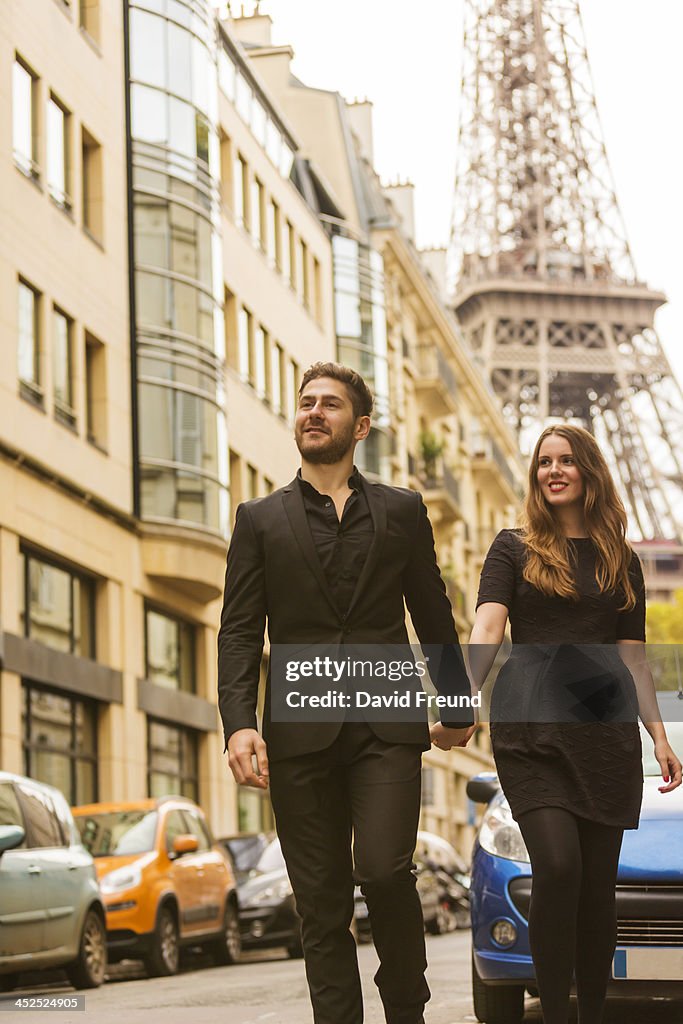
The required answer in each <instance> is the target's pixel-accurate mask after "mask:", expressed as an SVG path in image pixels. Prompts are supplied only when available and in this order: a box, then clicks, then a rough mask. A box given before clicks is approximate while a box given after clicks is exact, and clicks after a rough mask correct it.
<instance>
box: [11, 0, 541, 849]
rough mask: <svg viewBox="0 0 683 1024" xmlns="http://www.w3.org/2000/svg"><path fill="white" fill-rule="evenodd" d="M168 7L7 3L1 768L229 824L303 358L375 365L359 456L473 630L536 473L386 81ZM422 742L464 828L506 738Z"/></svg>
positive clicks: (461, 832) (428, 799) (247, 799)
mask: <svg viewBox="0 0 683 1024" xmlns="http://www.w3.org/2000/svg"><path fill="white" fill-rule="evenodd" d="M162 7H163V5H159V4H155V3H151V2H150V3H148V2H147V0H130V2H129V3H128V4H126V5H121V4H109V3H104V2H102V0H99V2H98V0H87V2H81V3H75V2H63V0H35V3H34V4H32V5H31V11H30V12H29V10H28V5H26V4H24V3H21V2H20V0H10V2H9V3H8V5H7V11H6V16H5V17H4V18H3V23H2V26H1V27H0V47H1V53H2V58H3V61H2V66H3V67H4V68H5V69H6V74H5V75H4V77H3V79H2V86H0V90H1V91H0V124H1V125H2V128H3V130H2V133H0V137H1V138H2V139H3V140H5V141H4V143H3V144H4V146H5V148H4V150H3V153H2V162H1V163H0V175H1V176H2V190H1V196H0V222H1V227H2V230H1V233H0V295H1V296H2V304H1V308H2V314H0V317H1V319H0V343H1V345H2V352H3V360H2V364H1V366H0V386H1V388H2V402H1V403H0V492H1V493H2V495H3V502H2V510H1V512H0V570H1V574H0V617H1V628H2V633H1V636H2V644H1V646H0V665H1V672H2V675H1V688H0V765H1V766H2V767H3V768H6V769H11V770H15V771H19V772H27V773H28V774H31V775H34V776H35V777H37V778H42V779H49V780H50V781H51V782H54V783H55V784H57V785H59V786H60V787H61V788H62V789H63V790H64V792H65V793H66V795H67V797H68V798H69V799H70V800H71V801H72V802H74V803H78V802H84V801H88V800H112V799H130V798H137V797H141V796H144V795H147V794H148V793H151V794H163V793H166V792H177V791H180V792H183V793H186V794H187V795H190V796H192V797H194V798H195V799H198V800H199V801H200V802H201V803H202V805H203V806H204V807H205V809H206V811H207V813H208V815H209V818H210V820H211V822H212V824H213V827H214V830H215V831H216V832H217V833H225V832H230V831H235V830H237V829H239V828H242V829H246V828H260V827H264V826H267V825H268V824H270V821H271V817H270V812H269V806H268V804H267V801H264V800H263V798H262V797H261V796H260V794H258V793H256V792H252V791H243V792H239V793H238V791H237V788H236V787H235V786H234V785H233V784H232V781H231V779H230V777H229V775H228V773H227V770H226V765H225V761H224V759H223V756H222V747H223V743H222V735H221V733H220V730H219V727H218V726H219V723H218V716H217V712H216V698H215V689H216V664H215V662H216V657H215V646H216V628H217V622H218V616H219V611H220V599H221V593H222V586H223V574H224V565H225V551H226V543H227V540H228V537H229V532H230V525H231V522H232V518H233V516H234V510H235V508H236V506H237V504H238V503H239V502H240V501H242V500H245V499H248V498H251V497H255V496H259V495H263V494H266V493H268V492H269V491H270V490H272V489H273V488H276V487H278V486H281V485H282V484H284V483H286V482H287V481H288V480H289V479H291V477H292V476H293V474H294V472H295V470H296V465H297V459H296V458H295V456H296V450H295V447H294V445H293V443H292V438H291V434H292V417H293V413H294V409H295V401H296V391H297V388H298V383H299V380H300V375H301V372H302V370H303V369H304V368H305V367H306V366H307V365H309V364H310V363H311V362H313V361H314V360H316V359H326V358H335V357H338V358H339V359H341V360H343V361H346V362H349V363H352V364H353V365H355V366H357V368H358V369H359V370H361V372H363V373H364V375H365V376H366V377H368V378H369V380H370V382H371V384H372V385H373V388H374V390H375V393H376V399H377V415H376V417H375V422H374V427H373V432H372V435H371V438H370V439H369V442H368V443H366V444H365V446H364V447H363V449H362V450H360V451H359V464H360V466H361V468H362V469H363V470H364V471H365V472H367V473H368V474H371V475H373V476H375V477H377V478H381V479H385V480H387V481H389V482H393V483H395V484H398V485H402V486H411V487H415V488H418V489H420V490H422V491H423V493H424V495H425V498H426V500H427V503H428V507H429V511H430V516H431V518H432V522H433V524H434V529H435V535H436V540H437V547H438V553H439V559H440V563H441V565H442V568H443V571H444V576H445V577H446V581H447V586H448V588H449V592H450V594H451V597H452V599H453V604H454V610H455V613H456V619H457V623H458V627H459V629H460V631H461V635H463V637H465V638H466V636H467V631H468V629H469V626H470V624H471V620H472V612H473V608H474V599H475V593H476V584H477V577H478V571H479V568H480V565H481V559H482V556H483V553H484V551H485V548H486V546H487V544H488V542H489V540H490V538H491V536H492V534H493V532H495V530H496V529H498V528H499V527H501V526H503V525H508V524H509V522H510V521H511V518H512V516H513V515H514V508H515V504H516V502H517V500H518V495H519V488H520V485H521V481H522V475H523V470H522V467H521V465H520V463H519V461H518V456H517V454H516V448H515V446H514V442H513V441H512V438H511V436H510V435H509V433H508V432H507V430H506V428H505V426H504V424H503V421H502V418H501V416H500V413H499V412H498V409H497V406H496V405H495V402H494V401H493V399H492V397H491V394H490V392H489V390H488V388H487V387H486V385H485V384H484V383H483V379H482V377H481V374H480V373H479V371H478V370H477V368H476V367H475V366H474V365H473V363H472V361H471V358H470V357H469V354H468V352H467V349H466V347H465V345H464V344H463V341H462V337H461V335H460V332H459V330H458V327H457V325H456V324H455V322H454V321H453V319H452V317H451V315H450V314H449V312H448V310H447V308H446V305H445V303H444V301H443V298H442V294H441V290H440V283H439V282H440V275H441V272H442V254H440V253H439V252H430V253H419V252H418V251H417V250H416V248H415V245H414V242H413V230H412V212H411V189H410V187H409V186H394V187H391V188H384V187H383V186H382V185H381V184H380V182H379V181H378V179H377V177H376V175H375V173H374V170H373V167H372V133H371V110H370V107H369V105H367V104H356V105H351V106H349V105H347V104H346V103H344V101H343V100H342V99H341V97H339V96H338V95H337V94H334V93H329V92H323V91H321V90H316V89H310V88H307V87H304V86H302V85H301V83H297V82H295V81H293V80H292V79H291V75H290V70H289V60H290V56H291V55H290V52H289V51H288V50H287V49H276V48H273V47H271V46H270V43H269V36H268V35H267V32H268V27H269V23H268V21H267V20H266V19H262V18H252V19H244V20H239V21H237V22H229V23H226V24H216V23H215V21H214V13H213V11H212V10H210V8H209V6H208V4H207V5H206V6H204V5H202V4H197V3H192V4H191V3H190V2H189V0H188V2H187V3H185V2H183V0H179V2H178V3H175V4H174V5H173V11H172V12H170V13H167V14H164V13H161V10H162ZM192 12H194V16H193V15H192ZM238 39H239V40H241V41H242V43H244V44H245V45H244V46H242V45H240V43H239V42H238ZM247 44H256V45H255V46H253V45H247ZM425 764H426V769H427V770H426V772H425V794H424V795H425V806H424V814H423V824H424V826H425V827H427V828H430V829H433V830H434V831H438V832H440V833H441V834H443V835H444V836H446V837H449V838H451V839H453V840H454V841H456V842H457V843H458V845H460V846H461V848H463V849H465V848H466V846H467V845H468V843H469V840H470V838H471V820H472V818H471V809H468V807H467V803H466V800H465V797H464V786H465V780H466V778H467V776H468V775H469V774H472V773H473V772H474V771H476V770H477V769H478V768H479V767H482V766H488V765H489V764H490V755H489V751H488V744H487V741H486V738H485V736H484V735H483V734H482V736H481V737H480V738H479V740H478V742H477V743H475V744H473V745H472V746H471V748H470V749H468V750H467V751H464V752H463V751H458V752H454V753H453V754H451V755H445V754H442V753H441V752H439V751H432V752H430V753H429V754H428V755H427V757H426V759H425Z"/></svg>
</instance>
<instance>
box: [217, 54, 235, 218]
mask: <svg viewBox="0 0 683 1024" xmlns="http://www.w3.org/2000/svg"><path fill="white" fill-rule="evenodd" d="M221 52H222V51H221ZM220 158H221V184H220V187H221V203H222V205H223V206H224V207H226V209H228V210H230V211H232V209H233V206H234V198H235V184H234V181H233V169H234V167H235V164H236V161H235V159H234V157H233V154H232V142H231V141H230V139H229V138H228V136H227V135H223V134H222V133H221V140H220Z"/></svg>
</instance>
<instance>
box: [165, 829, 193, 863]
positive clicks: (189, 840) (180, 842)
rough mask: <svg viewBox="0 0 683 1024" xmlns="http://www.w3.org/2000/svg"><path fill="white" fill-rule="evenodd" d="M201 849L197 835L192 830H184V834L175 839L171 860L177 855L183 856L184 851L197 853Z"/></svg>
mask: <svg viewBox="0 0 683 1024" xmlns="http://www.w3.org/2000/svg"><path fill="white" fill-rule="evenodd" d="M198 849H199V840H198V839H197V837H196V836H194V835H192V834H191V833H190V832H184V833H183V834H182V835H179V836H176V837H175V839H174V840H173V849H172V851H171V852H172V854H173V856H172V857H171V860H174V859H175V858H176V857H182V856H183V854H184V853H196V852H197V850H198Z"/></svg>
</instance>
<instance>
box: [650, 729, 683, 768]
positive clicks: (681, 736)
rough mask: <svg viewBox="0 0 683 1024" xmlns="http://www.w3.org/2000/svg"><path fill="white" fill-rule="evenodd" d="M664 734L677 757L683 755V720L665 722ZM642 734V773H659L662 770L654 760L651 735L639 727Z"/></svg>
mask: <svg viewBox="0 0 683 1024" xmlns="http://www.w3.org/2000/svg"><path fill="white" fill-rule="evenodd" d="M665 725H666V735H667V738H668V740H669V743H670V744H671V746H672V748H673V750H674V751H675V753H676V754H677V755H678V757H679V759H680V758H681V757H683V722H666V723H665ZM641 732H642V734H643V736H642V738H643V775H645V777H647V776H648V775H661V774H662V770H661V768H660V767H659V764H658V762H657V761H656V760H655V754H654V746H653V743H652V739H651V737H650V736H649V735H648V733H646V732H645V730H644V729H642V727H641Z"/></svg>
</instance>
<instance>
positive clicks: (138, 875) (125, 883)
mask: <svg viewBox="0 0 683 1024" xmlns="http://www.w3.org/2000/svg"><path fill="white" fill-rule="evenodd" d="M141 882H142V869H141V868H140V867H139V866H138V865H137V864H126V866H125V867H123V868H116V869H115V870H114V871H109V872H108V873H107V874H106V875H103V876H102V878H101V879H100V889H101V890H102V892H103V893H112V892H124V891H125V890H126V889H134V888H135V887H136V886H138V885H140V883H141Z"/></svg>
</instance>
